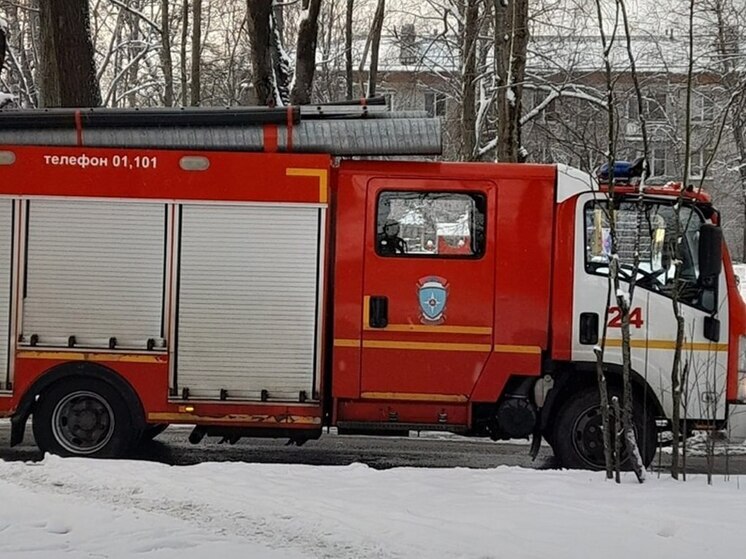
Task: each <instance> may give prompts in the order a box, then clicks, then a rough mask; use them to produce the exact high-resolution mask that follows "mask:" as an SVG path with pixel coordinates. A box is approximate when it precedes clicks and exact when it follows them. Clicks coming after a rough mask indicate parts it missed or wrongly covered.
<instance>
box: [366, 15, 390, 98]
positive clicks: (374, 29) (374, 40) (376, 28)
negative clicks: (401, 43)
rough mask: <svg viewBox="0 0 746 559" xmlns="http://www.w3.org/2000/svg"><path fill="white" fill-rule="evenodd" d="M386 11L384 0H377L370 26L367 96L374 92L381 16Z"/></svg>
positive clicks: (376, 77) (376, 78) (381, 26)
mask: <svg viewBox="0 0 746 559" xmlns="http://www.w3.org/2000/svg"><path fill="white" fill-rule="evenodd" d="M385 13H386V0H378V6H377V7H376V13H375V15H374V16H373V23H372V24H371V28H370V44H371V47H370V72H369V74H368V91H367V95H368V97H373V96H374V95H375V94H376V82H377V81H378V55H379V53H380V50H381V31H382V29H383V18H384V15H385Z"/></svg>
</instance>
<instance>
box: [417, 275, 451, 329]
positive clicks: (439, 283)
mask: <svg viewBox="0 0 746 559" xmlns="http://www.w3.org/2000/svg"><path fill="white" fill-rule="evenodd" d="M417 288H418V289H417V295H418V299H419V301H420V320H421V321H422V323H423V324H442V323H443V322H445V311H446V304H447V302H448V281H447V280H446V279H444V278H441V277H438V276H427V277H424V278H421V279H420V280H419V281H418V282H417Z"/></svg>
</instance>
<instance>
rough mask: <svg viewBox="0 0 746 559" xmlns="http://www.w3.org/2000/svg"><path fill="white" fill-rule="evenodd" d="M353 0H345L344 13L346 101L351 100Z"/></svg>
mask: <svg viewBox="0 0 746 559" xmlns="http://www.w3.org/2000/svg"><path fill="white" fill-rule="evenodd" d="M354 6H355V0H347V10H346V12H345V14H346V16H345V84H346V86H347V99H352V88H353V85H354V83H353V77H352V10H353V7H354Z"/></svg>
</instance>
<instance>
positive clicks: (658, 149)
mask: <svg viewBox="0 0 746 559" xmlns="http://www.w3.org/2000/svg"><path fill="white" fill-rule="evenodd" d="M667 155H668V154H667V153H666V148H665V146H653V147H652V148H651V149H650V176H651V177H662V176H665V175H666V159H667Z"/></svg>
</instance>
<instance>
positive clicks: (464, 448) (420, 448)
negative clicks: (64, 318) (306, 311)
mask: <svg viewBox="0 0 746 559" xmlns="http://www.w3.org/2000/svg"><path fill="white" fill-rule="evenodd" d="M9 427H10V426H9V422H7V421H2V422H0V460H6V461H17V460H32V461H33V460H40V459H41V458H42V454H41V453H40V452H39V450H38V449H37V448H36V446H35V444H34V441H33V435H32V434H31V429H30V426H29V428H28V429H27V431H26V439H25V440H24V442H23V443H22V444H21V445H19V446H17V447H14V448H10V447H9V446H8V441H9V440H10V429H9ZM189 432H190V429H189V428H186V427H171V428H169V429H168V430H166V431H165V432H164V433H162V434H161V435H160V436H159V437H158V438H156V439H155V440H154V441H152V442H149V443H146V444H144V445H143V446H142V447H141V448H140V449H138V450H137V451H136V452H135V453H134V454H133V456H132V458H135V459H138V460H148V461H154V462H161V463H164V464H171V465H180V466H186V465H191V464H199V463H202V462H226V461H228V462H255V463H257V462H258V463H264V464H309V465H347V464H351V463H353V462H362V463H364V464H367V465H369V466H371V467H373V468H379V469H384V468H396V467H405V466H406V467H435V468H453V467H465V468H494V467H497V466H501V465H507V466H522V467H525V468H536V469H550V468H554V467H555V460H554V456H553V455H552V450H551V448H549V446H548V445H546V444H543V445H542V449H541V451H540V453H539V456H538V457H537V459H536V460H535V461H532V460H531V458H530V457H529V456H528V445H527V444H526V445H523V444H510V443H495V442H492V441H488V440H484V439H465V438H461V437H450V436H447V435H446V436H438V435H436V436H435V437H433V436H430V435H425V436H422V437H417V436H410V437H409V438H404V437H363V436H337V435H334V434H328V435H327V434H325V435H323V436H322V437H321V439H319V440H317V441H309V442H307V443H306V444H305V445H303V446H301V447H297V446H287V445H286V444H285V443H286V441H285V440H282V439H279V440H276V439H255V438H245V439H241V440H240V441H238V442H237V443H236V444H235V445H231V444H228V443H225V444H221V443H220V442H219V440H218V439H216V438H205V439H204V440H203V441H202V442H201V443H200V444H198V445H192V444H190V443H189V441H188V440H187V437H188V435H189ZM742 448H743V447H742ZM669 463H670V459H669V457H668V455H666V454H665V453H662V454H661V456H660V457H656V459H655V461H654V464H653V468H654V469H664V470H665V469H667V468H668V465H669ZM687 470H688V471H689V472H692V473H704V472H706V471H707V460H706V459H705V457H703V456H688V457H687ZM714 472H715V473H719V474H725V473H730V474H746V455H735V456H728V457H727V458H726V457H725V456H716V457H715V466H714Z"/></svg>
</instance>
